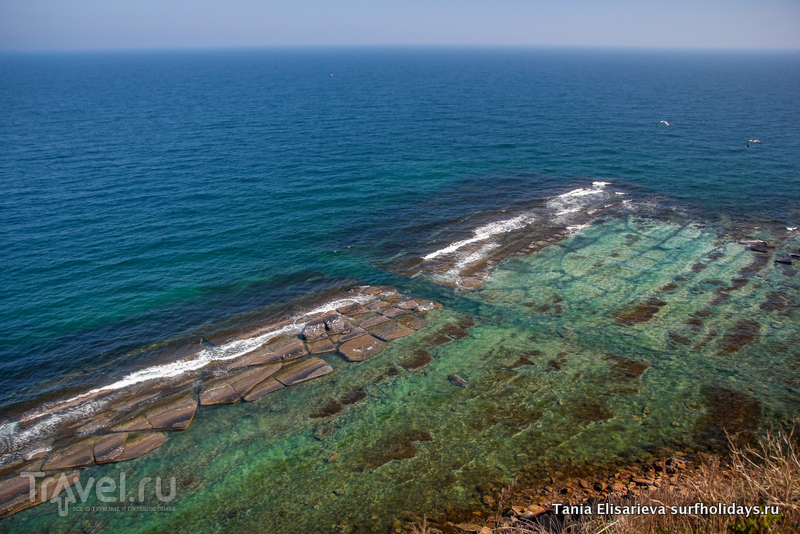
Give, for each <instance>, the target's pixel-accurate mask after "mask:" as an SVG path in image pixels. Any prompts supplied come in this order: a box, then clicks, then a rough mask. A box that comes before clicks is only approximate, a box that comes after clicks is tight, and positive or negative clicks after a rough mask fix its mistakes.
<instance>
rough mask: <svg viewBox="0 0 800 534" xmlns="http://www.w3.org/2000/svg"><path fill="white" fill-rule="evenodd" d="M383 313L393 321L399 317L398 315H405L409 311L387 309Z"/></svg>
mask: <svg viewBox="0 0 800 534" xmlns="http://www.w3.org/2000/svg"><path fill="white" fill-rule="evenodd" d="M381 313H382V314H383V315H385V316H386V317H389V318H390V319H393V318H395V317H397V316H398V315H403V314H404V313H408V310H403V309H400V308H386V309H385V310H383V311H382V312H381Z"/></svg>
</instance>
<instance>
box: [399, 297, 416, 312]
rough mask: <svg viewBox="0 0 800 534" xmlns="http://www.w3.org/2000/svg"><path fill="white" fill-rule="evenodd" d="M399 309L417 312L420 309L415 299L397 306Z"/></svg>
mask: <svg viewBox="0 0 800 534" xmlns="http://www.w3.org/2000/svg"><path fill="white" fill-rule="evenodd" d="M397 307H398V308H400V309H403V310H417V309H419V304H418V303H417V301H416V300H414V299H408V300H406V301H404V302H401V303H399V304H397Z"/></svg>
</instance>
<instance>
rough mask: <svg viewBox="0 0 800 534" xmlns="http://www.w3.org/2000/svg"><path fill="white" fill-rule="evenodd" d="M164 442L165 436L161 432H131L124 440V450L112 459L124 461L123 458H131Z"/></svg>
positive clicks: (165, 440)
mask: <svg viewBox="0 0 800 534" xmlns="http://www.w3.org/2000/svg"><path fill="white" fill-rule="evenodd" d="M166 442H167V436H166V435H165V434H164V433H163V432H152V433H147V434H131V435H129V436H128V439H126V440H125V450H124V451H122V454H120V455H119V456H117V457H115V458H114V460H112V461H113V462H124V461H125V460H133V459H134V458H138V457H139V456H141V455H143V454H146V453H148V452H150V451H152V450H153V449H155V448H157V447H160V446H162V445H163V444H164V443H166Z"/></svg>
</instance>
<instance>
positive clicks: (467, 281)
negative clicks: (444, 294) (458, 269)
mask: <svg viewBox="0 0 800 534" xmlns="http://www.w3.org/2000/svg"><path fill="white" fill-rule="evenodd" d="M482 285H483V280H482V279H480V278H478V277H475V276H467V277H466V278H463V279H461V282H459V284H458V287H459V288H460V289H466V290H467V291H474V290H476V289H478V288H480V287H481V286H482Z"/></svg>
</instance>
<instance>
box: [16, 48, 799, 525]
mask: <svg viewBox="0 0 800 534" xmlns="http://www.w3.org/2000/svg"><path fill="white" fill-rule="evenodd" d="M0 68H2V70H3V76H0V94H2V95H3V97H4V98H1V99H0V115H2V116H3V117H6V118H7V120H6V121H3V123H2V124H0V146H3V150H1V151H0V184H2V186H3V191H4V195H2V197H0V214H1V215H2V225H0V237H1V238H2V239H3V243H4V249H3V252H4V262H5V264H4V267H5V271H4V274H6V278H5V279H4V282H5V285H4V291H3V292H2V294H0V312H2V313H0V316H2V319H0V334H2V335H0V409H2V411H1V412H0V413H1V414H2V415H0V466H1V465H6V462H7V461H11V462H13V461H15V460H17V459H18V457H19V455H20V453H21V452H23V451H25V450H26V448H31V447H34V448H35V447H39V446H44V447H47V446H49V445H50V443H51V441H52V439H53V436H55V435H57V434H58V433H59V432H60V431H61V430H63V424H64V417H62V416H63V414H56V416H55V417H53V418H52V423H53V424H52V425H50V426H48V425H49V422H50V421H51V420H49V419H48V420H47V421H48V424H47V425H44V424H43V425H40V426H36V425H34V426H32V427H27V428H25V429H22V428H21V426H20V425H19V424H17V421H19V420H20V419H24V418H25V417H29V418H30V417H32V414H35V413H37V412H38V411H39V410H43V409H47V404H48V403H50V402H53V401H63V400H64V399H68V398H74V397H75V396H76V395H81V394H83V393H85V392H86V391H89V390H92V389H94V388H98V387H107V386H114V385H119V384H127V383H128V382H126V381H132V380H133V381H135V380H134V379H136V380H138V378H141V377H142V376H143V375H141V374H137V373H141V372H142V370H143V369H146V370H148V371H147V372H156V373H157V372H160V371H163V370H164V369H165V368H164V367H160V366H170V365H173V366H178V367H180V366H182V365H183V363H180V362H179V363H176V361H178V360H181V359H183V358H188V359H189V360H191V359H192V358H197V357H198V356H201V357H205V356H208V355H209V353H208V352H207V351H208V347H207V346H204V345H203V344H202V343H201V342H200V337H201V336H205V338H207V339H210V340H212V341H213V342H214V343H217V344H219V345H221V346H222V349H221V353H220V354H222V355H223V356H225V355H229V352H231V351H232V352H235V350H236V349H235V347H234V345H235V340H236V339H238V338H239V337H241V336H243V335H245V334H247V335H250V334H251V333H252V332H253V331H254V330H257V329H259V328H262V327H263V326H264V325H265V324H270V323H272V322H275V321H278V320H282V319H285V318H286V317H287V316H295V317H296V316H298V315H299V314H301V312H304V311H307V310H308V309H310V308H313V307H314V306H316V305H317V304H318V303H319V302H320V301H321V300H325V299H327V298H329V297H331V295H332V294H334V293H336V292H338V288H339V287H340V286H343V285H344V286H347V285H358V284H395V285H397V286H398V287H399V288H400V289H401V291H403V292H404V293H406V294H409V295H413V296H416V297H425V298H430V299H433V300H436V301H439V302H442V303H443V304H444V308H443V309H442V310H441V311H437V312H432V313H431V314H429V315H428V316H427V317H426V320H428V322H429V323H430V324H429V327H428V328H426V329H424V330H422V331H420V332H417V333H415V334H413V335H411V336H409V337H407V338H403V339H401V340H399V341H394V342H392V343H391V344H390V346H389V347H388V349H387V350H386V351H385V352H384V353H382V354H380V355H379V356H377V357H375V358H373V359H372V360H369V361H367V362H363V363H359V364H353V363H347V362H345V361H344V360H342V359H341V358H340V357H339V356H336V355H327V356H325V358H326V360H327V361H329V363H330V364H331V365H332V366H333V367H334V368H335V372H334V373H332V374H331V375H328V376H326V377H323V378H320V379H317V380H315V381H313V382H311V383H307V384H303V385H299V386H294V387H292V388H290V389H287V390H282V391H279V392H276V393H273V394H270V395H269V396H267V397H264V398H262V399H260V400H259V401H257V402H255V403H242V404H237V405H233V406H222V407H203V408H201V409H200V410H199V412H198V416H197V417H196V419H195V421H194V422H193V423H192V425H191V426H190V427H189V428H188V429H187V430H185V431H181V432H172V433H170V436H169V441H168V442H167V444H166V445H164V446H163V447H160V448H158V449H156V450H154V451H152V452H150V453H148V454H147V455H145V456H143V457H141V458H139V459H137V460H134V461H130V462H125V463H122V464H118V465H111V466H104V467H93V468H89V469H85V470H83V471H82V472H83V480H84V482H85V481H87V480H88V479H89V477H95V478H97V477H100V476H103V475H109V476H112V477H115V478H116V477H117V475H118V473H120V472H125V473H127V475H128V477H129V482H128V488H129V494H131V492H135V490H132V489H131V488H134V487H136V485H137V484H138V481H139V480H140V479H142V477H156V476H161V477H163V478H165V479H168V478H170V477H173V476H174V477H176V482H177V489H176V491H177V494H176V498H175V500H174V501H173V502H172V503H170V506H174V507H175V510H174V511H170V512H162V513H159V512H152V511H148V512H141V513H139V512H136V511H132V510H128V511H125V512H115V511H102V512H95V511H91V510H89V511H85V510H79V509H78V507H79V504H77V503H76V504H73V505H72V507H71V510H70V512H69V515H68V516H66V517H59V516H58V514H57V507H56V506H55V504H46V505H42V506H39V507H36V508H33V509H30V510H26V511H24V512H21V513H19V514H17V515H15V516H13V517H11V518H10V519H5V520H3V521H2V522H0V530H10V531H15V532H30V531H45V530H47V531H53V532H69V531H74V530H79V531H80V530H82V531H86V532H93V531H102V530H103V529H105V530H107V531H110V532H148V531H163V530H167V529H171V530H174V531H177V532H198V531H201V532H216V531H225V532H229V531H233V532H250V531H252V530H253V528H254V525H258V526H259V527H262V528H263V530H272V531H281V532H308V531H318V532H342V531H344V532H347V531H350V532H363V531H372V530H375V529H377V530H378V531H382V530H386V529H387V528H388V527H389V526H391V525H392V524H393V523H394V521H395V520H397V519H398V518H400V519H402V520H405V519H410V518H416V517H420V516H422V515H423V514H428V515H429V516H436V517H442V516H448V515H449V516H450V517H452V518H454V519H459V520H460V519H463V518H464V517H469V516H470V511H471V510H475V509H481V507H482V506H483V505H482V503H481V502H480V498H481V497H482V496H483V495H486V494H490V493H492V492H493V491H494V490H496V488H498V487H500V486H501V485H503V484H506V483H508V482H509V481H510V480H512V479H513V477H514V476H516V475H517V474H519V473H521V472H522V473H527V474H528V475H529V477H530V479H531V480H532V481H534V482H535V481H536V480H537V477H540V476H541V474H542V473H543V469H545V468H547V469H550V470H551V471H550V472H552V471H553V470H557V469H562V470H564V469H566V468H567V467H569V466H570V465H573V466H575V467H580V468H582V469H592V468H595V467H596V468H598V469H601V468H605V467H610V466H613V465H616V464H620V463H626V462H629V461H633V460H635V459H637V458H645V457H648V456H651V455H657V454H660V453H662V452H666V451H667V450H674V449H682V448H692V449H700V450H708V449H715V448H718V447H719V446H720V445H722V444H724V437H723V436H724V430H723V429H727V430H728V431H730V432H732V433H733V434H735V435H736V436H737V439H741V440H747V439H750V438H751V436H752V434H753V433H754V432H757V430H758V428H759V427H760V428H763V427H764V426H765V425H769V424H782V423H785V422H786V421H788V420H789V419H790V418H791V417H792V416H794V415H795V414H796V413H797V408H798V406H797V404H798V388H800V384H798V378H797V377H798V367H800V359H799V358H800V356H799V355H798V351H797V349H796V347H798V346H800V345H798V342H800V338H799V337H798V336H800V333H798V329H797V327H796V326H795V323H796V322H797V317H796V315H797V307H798V283H800V278H798V276H797V273H796V269H795V268H792V267H788V266H780V265H777V264H774V263H773V261H772V259H773V257H774V256H775V255H776V253H773V254H772V255H771V256H770V257H769V258H767V257H766V256H759V255H758V254H757V253H754V252H751V251H749V250H746V248H745V247H743V246H741V245H738V244H736V241H737V239H740V238H753V237H757V238H763V239H768V240H770V241H772V242H778V243H780V248H779V250H780V251H782V252H784V253H785V252H786V251H787V250H789V248H793V249H794V250H796V249H797V247H798V246H800V243H798V238H797V237H795V236H794V234H793V233H792V232H789V231H787V230H785V227H786V226H797V225H798V222H800V207H799V206H800V204H798V202H797V200H798V199H799V198H800V194H798V190H797V176H798V171H800V153H798V151H797V150H796V148H797V146H798V143H799V142H800V120H797V119H798V118H800V116H799V115H798V114H799V113H800V100H798V99H800V93H798V92H797V91H796V87H797V86H798V85H799V84H800V81H799V80H800V63H798V60H797V58H796V57H793V56H791V55H780V54H753V55H747V54H700V53H698V54H692V53H656V52H653V53H645V52H642V53H635V52H620V51H618V52H612V51H558V50H551V51H545V50H388V49H387V50H286V51H278V50H272V51H251V52H225V53H175V54H155V53H152V54H113V55H103V54H98V55H91V54H89V55H64V56H3V57H0ZM330 74H334V76H330ZM665 118H666V119H668V120H670V123H671V124H672V128H669V129H666V128H665V127H663V125H662V127H658V126H656V124H657V121H658V120H661V119H665ZM754 136H756V137H759V138H760V139H761V140H762V141H763V145H759V146H754V147H751V149H747V148H746V147H745V144H744V143H745V141H746V140H747V139H749V138H752V137H754ZM617 193H620V195H617ZM487 255H488V257H484V256H487ZM509 256H510V257H509ZM506 257H508V258H507V259H505V260H504V261H502V263H500V264H499V265H498V262H500V261H501V260H502V259H503V258H506ZM426 258H427V259H426ZM492 269H493V270H492ZM490 272H491V274H489V273H490ZM466 277H473V278H474V277H479V278H481V277H487V278H486V279H485V280H483V282H482V283H483V285H482V287H481V288H480V289H479V290H477V291H475V292H471V293H468V292H460V291H456V290H454V288H452V287H449V286H457V287H458V286H459V285H461V284H462V282H463V280H464V279H465V278H466ZM448 284H449V286H448ZM459 324H460V325H461V326H458V325H459ZM232 340H234V341H232ZM226 351H228V352H226ZM420 351H426V352H420ZM215 354H216V353H215ZM212 356H214V354H212ZM428 360H430V361H428ZM191 367H193V364H192V363H191V362H189V363H188V364H187V365H186V366H185V368H186V370H187V374H186V378H188V379H193V377H194V375H193V374H192V373H195V372H196V371H195V370H194V369H190V368H191ZM172 368H174V367H172ZM454 374H456V375H459V376H460V377H462V378H463V379H465V380H466V381H467V382H468V386H467V387H459V386H458V385H457V380H454V379H451V378H449V377H450V376H451V375H454ZM140 383H143V382H140ZM146 385H147V384H146V383H144V387H146ZM362 397H363V398H362ZM84 409H86V410H94V409H95V408H94V407H92V406H83V407H81V406H79V407H78V411H79V410H84ZM337 410H338V411H337ZM81 413H82V412H81ZM23 430H24V431H23ZM337 455H338V456H337ZM90 494H91V496H90V497H89V499H90V500H89V501H87V503H85V504H88V505H89V506H98V505H100V504H101V503H99V501H98V500H97V497H96V495H95V494H94V492H90ZM146 494H147V496H148V497H147V502H146V504H153V505H158V504H161V502H160V501H159V500H158V499H157V498H156V497H155V496H154V494H153V489H152V486H150V489H149V490H148V491H147V492H146ZM137 504H138V503H137Z"/></svg>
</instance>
